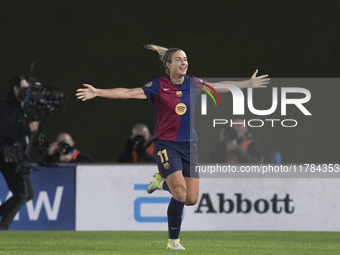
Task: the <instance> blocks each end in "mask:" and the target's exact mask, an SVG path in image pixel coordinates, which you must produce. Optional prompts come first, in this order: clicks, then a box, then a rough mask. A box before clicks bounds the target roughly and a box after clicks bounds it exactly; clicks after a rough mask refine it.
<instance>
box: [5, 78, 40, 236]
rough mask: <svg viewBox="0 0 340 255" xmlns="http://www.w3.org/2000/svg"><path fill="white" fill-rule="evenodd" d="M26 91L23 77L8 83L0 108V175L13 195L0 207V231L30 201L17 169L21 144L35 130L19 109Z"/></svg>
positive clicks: (26, 180) (26, 173) (26, 182)
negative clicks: (0, 174) (7, 89)
mask: <svg viewBox="0 0 340 255" xmlns="http://www.w3.org/2000/svg"><path fill="white" fill-rule="evenodd" d="M27 87H28V83H27V81H26V80H25V78H24V77H23V76H21V77H18V78H14V79H12V80H11V81H10V82H9V92H8V95H7V97H6V99H5V100H4V101H3V102H2V103H1V105H0V171H1V173H2V174H3V176H4V178H5V181H6V183H7V186H8V188H9V189H10V191H11V192H12V193H13V196H12V197H11V198H9V199H8V200H7V201H6V202H4V203H3V204H2V205H1V206H0V216H1V222H0V230H7V229H8V228H9V225H10V224H11V223H12V221H13V218H14V216H15V215H16V213H17V212H18V211H19V210H20V207H21V206H22V205H24V204H25V203H26V202H27V201H29V200H30V199H32V198H33V188H32V184H31V180H30V178H29V169H25V168H20V163H23V161H24V159H25V153H24V149H23V147H22V145H21V141H22V140H23V138H24V137H25V136H29V135H30V133H31V132H33V131H37V130H38V128H39V122H37V121H32V122H30V123H28V121H27V116H26V114H25V112H24V111H23V109H22V102H23V100H24V98H25V92H26V91H27ZM23 170H25V171H23Z"/></svg>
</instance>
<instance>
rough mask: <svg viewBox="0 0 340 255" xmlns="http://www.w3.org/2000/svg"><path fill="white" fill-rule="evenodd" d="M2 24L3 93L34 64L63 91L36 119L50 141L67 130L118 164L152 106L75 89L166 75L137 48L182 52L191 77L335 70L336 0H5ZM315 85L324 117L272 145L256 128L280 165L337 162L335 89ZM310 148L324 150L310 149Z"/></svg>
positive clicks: (338, 43) (339, 19)
mask: <svg viewBox="0 0 340 255" xmlns="http://www.w3.org/2000/svg"><path fill="white" fill-rule="evenodd" d="M0 24H1V26H0V60H1V66H0V67H1V68H0V84H2V85H1V87H0V97H1V98H3V97H4V96H5V92H6V84H7V82H8V80H10V79H11V78H12V77H13V76H15V75H19V74H24V75H26V76H28V75H29V69H30V64H31V62H33V61H34V62H35V76H36V77H37V79H38V80H39V81H41V82H43V83H45V84H47V85H49V86H52V87H58V88H60V89H61V90H62V91H63V92H64V93H65V94H66V95H67V96H68V101H67V105H66V108H65V111H64V112H62V113H59V114H55V115H53V116H49V117H47V118H45V119H44V120H43V121H42V125H41V127H42V132H43V133H45V134H46V135H47V138H48V139H49V140H50V141H51V142H52V141H53V140H54V139H55V137H56V135H57V133H58V132H69V133H70V134H71V135H72V136H73V137H74V140H75V142H76V145H77V147H78V148H79V149H80V150H83V151H86V152H87V153H89V154H90V155H92V156H93V158H94V159H95V161H97V162H114V161H116V159H117V157H118V155H119V153H120V152H121V150H122V148H123V146H124V143H125V140H126V138H127V137H128V136H129V135H130V132H131V128H132V126H133V125H134V124H136V123H138V122H144V123H146V124H147V125H148V126H149V127H150V128H151V130H152V127H153V124H152V118H153V116H152V114H151V110H150V106H149V104H148V103H147V102H144V101H142V100H140V101H138V100H107V99H101V98H96V99H94V100H90V101H87V102H81V101H77V100H76V98H75V96H74V94H75V90H76V89H77V88H79V87H80V86H82V83H85V82H86V83H90V84H93V85H94V86H97V87H100V88H112V87H128V88H132V87H139V86H142V85H144V84H146V83H147V82H149V81H150V80H152V79H154V78H157V77H161V76H163V75H164V74H165V73H164V69H163V68H162V67H161V63H160V61H159V60H158V56H157V54H156V53H154V52H151V51H148V50H145V49H144V48H143V44H148V43H154V44H158V45H162V46H165V47H179V48H181V49H183V50H184V51H185V52H186V53H187V55H188V60H189V64H190V65H189V71H188V75H195V76H197V77H248V76H251V74H252V73H253V72H254V70H255V69H256V68H258V69H259V71H260V73H268V74H270V76H271V77H277V78H288V77H339V73H340V65H339V59H340V2H339V1H338V0H336V1H335V0H328V1H321V0H320V1H316V0H313V1H310V0H309V1H272V0H262V1H261V0H260V1H249V0H246V1H200V0H197V1H107V0H106V1H88V0H82V1H80V0H70V1H53V2H52V1H18V0H11V1H2V2H1V9H0ZM306 88H307V87H306ZM307 89H308V88H307ZM321 90H323V91H324V94H323V97H322V98H318V95H319V91H318V87H317V86H316V87H313V91H311V92H312V100H311V102H310V103H309V104H310V107H311V109H317V108H318V106H319V105H320V104H327V105H326V106H325V108H326V109H328V110H329V111H328V112H326V113H324V115H323V117H324V118H323V119H321V118H320V119H317V118H318V117H317V116H313V117H312V118H314V119H313V123H314V124H313V125H306V126H307V127H309V128H306V129H304V130H301V128H300V129H299V130H296V132H294V129H291V130H290V131H289V133H285V132H281V133H280V132H278V136H277V137H279V136H280V137H281V139H278V142H277V143H276V142H275V139H276V137H275V136H274V137H273V136H272V135H268V134H266V133H265V132H263V131H259V134H258V135H257V136H258V137H259V138H260V139H261V141H262V143H263V144H265V147H267V148H268V150H279V151H281V152H282V153H283V155H284V159H285V161H286V162H300V161H302V162H303V161H305V162H308V161H309V162H310V161H325V162H326V161H337V159H338V153H337V151H338V149H337V147H336V146H337V145H338V144H339V143H338V141H339V138H338V137H339V134H338V126H339V124H340V118H339V114H338V113H339V108H338V107H337V105H336V103H337V101H338V100H337V98H338V97H337V95H338V94H339V92H340V87H336V86H335V87H332V89H329V92H328V93H329V99H328V96H327V93H326V92H325V88H324V87H323V88H322V86H320V91H321ZM325 93H326V94H325ZM311 111H312V110H311ZM318 116H321V115H318ZM325 116H329V119H331V120H332V121H330V122H327V121H328V119H327V118H326V119H325ZM315 118H316V119H315ZM325 122H326V123H325ZM315 123H317V124H316V125H315ZM318 123H319V124H318ZM301 136H302V138H301ZM282 137H283V138H284V139H282ZM315 138H317V140H315ZM281 141H284V142H281ZM314 147H315V150H316V151H317V152H322V153H314V154H313V155H311V154H310V148H314ZM292 148H294V150H292ZM307 148H308V150H307ZM316 155H319V157H316ZM315 157H316V158H315Z"/></svg>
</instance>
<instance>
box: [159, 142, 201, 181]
mask: <svg viewBox="0 0 340 255" xmlns="http://www.w3.org/2000/svg"><path fill="white" fill-rule="evenodd" d="M155 154H156V157H157V165H158V170H159V173H160V174H161V176H162V177H163V178H166V177H167V176H168V175H170V174H172V173H174V172H176V171H179V170H182V173H183V176H184V177H190V178H199V176H198V173H197V172H196V171H195V167H196V166H198V153H197V143H190V142H173V141H165V140H156V141H155Z"/></svg>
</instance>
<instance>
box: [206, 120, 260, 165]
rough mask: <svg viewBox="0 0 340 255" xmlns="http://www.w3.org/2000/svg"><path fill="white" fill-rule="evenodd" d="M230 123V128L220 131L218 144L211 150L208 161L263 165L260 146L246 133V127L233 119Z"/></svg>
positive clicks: (241, 121)
mask: <svg viewBox="0 0 340 255" xmlns="http://www.w3.org/2000/svg"><path fill="white" fill-rule="evenodd" d="M232 121H233V125H232V127H228V128H225V129H222V131H221V134H220V139H219V144H217V145H216V146H215V147H214V148H213V150H212V152H211V154H210V160H211V161H212V162H216V163H217V162H221V163H222V162H223V163H230V164H238V163H256V164H257V163H258V164H259V163H263V149H262V146H261V144H260V142H259V141H258V140H257V139H255V138H254V137H253V135H252V134H251V133H250V132H248V127H247V126H245V125H244V124H243V123H244V120H242V119H233V120H232ZM234 123H235V124H234Z"/></svg>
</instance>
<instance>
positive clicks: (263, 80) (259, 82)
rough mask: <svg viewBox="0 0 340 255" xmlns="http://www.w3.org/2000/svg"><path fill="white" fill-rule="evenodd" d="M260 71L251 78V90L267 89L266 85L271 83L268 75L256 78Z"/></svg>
mask: <svg viewBox="0 0 340 255" xmlns="http://www.w3.org/2000/svg"><path fill="white" fill-rule="evenodd" d="M258 71H259V70H258V69H256V71H255V73H254V74H253V75H252V76H251V78H250V87H251V88H267V86H265V84H268V83H269V81H270V78H267V77H268V74H264V75H261V76H258V77H256V75H257V73H258Z"/></svg>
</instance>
